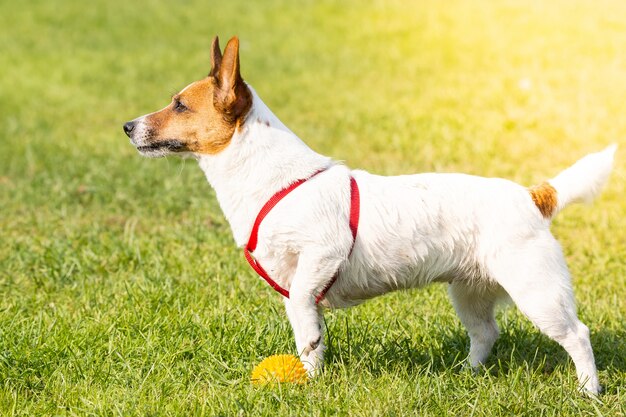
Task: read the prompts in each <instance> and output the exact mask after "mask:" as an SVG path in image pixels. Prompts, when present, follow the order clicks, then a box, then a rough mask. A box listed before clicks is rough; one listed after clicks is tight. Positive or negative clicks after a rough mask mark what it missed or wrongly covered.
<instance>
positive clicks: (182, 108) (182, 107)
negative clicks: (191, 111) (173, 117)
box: [174, 100, 187, 113]
mask: <svg viewBox="0 0 626 417" xmlns="http://www.w3.org/2000/svg"><path fill="white" fill-rule="evenodd" d="M174 110H175V111H177V112H178V113H182V112H184V111H185V110H187V107H185V105H184V104H183V103H181V102H180V100H176V101H175V102H174Z"/></svg>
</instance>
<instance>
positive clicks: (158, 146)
mask: <svg viewBox="0 0 626 417" xmlns="http://www.w3.org/2000/svg"><path fill="white" fill-rule="evenodd" d="M136 148H137V150H138V151H139V153H141V154H142V155H146V156H164V155H167V154H168V153H176V152H186V151H187V146H185V144H184V143H183V142H181V141H179V140H177V139H167V140H161V141H159V142H155V143H151V144H149V145H138V146H136Z"/></svg>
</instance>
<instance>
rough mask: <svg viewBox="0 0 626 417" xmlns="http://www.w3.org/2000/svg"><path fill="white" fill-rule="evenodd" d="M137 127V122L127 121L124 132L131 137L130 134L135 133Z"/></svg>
mask: <svg viewBox="0 0 626 417" xmlns="http://www.w3.org/2000/svg"><path fill="white" fill-rule="evenodd" d="M134 128H135V122H134V121H133V122H127V123H124V133H126V136H128V137H130V134H131V133H133V129H134Z"/></svg>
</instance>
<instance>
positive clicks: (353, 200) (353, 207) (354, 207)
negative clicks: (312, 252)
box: [243, 170, 361, 303]
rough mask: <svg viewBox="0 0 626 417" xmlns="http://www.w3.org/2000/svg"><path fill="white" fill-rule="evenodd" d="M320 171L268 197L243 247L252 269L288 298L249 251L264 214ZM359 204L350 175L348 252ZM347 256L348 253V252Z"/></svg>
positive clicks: (333, 279) (354, 233)
mask: <svg viewBox="0 0 626 417" xmlns="http://www.w3.org/2000/svg"><path fill="white" fill-rule="evenodd" d="M321 172H323V170H322V171H318V172H316V173H315V174H313V175H311V176H310V177H309V178H305V179H300V180H298V181H296V182H294V183H293V184H291V185H290V186H288V187H286V188H283V189H282V190H280V191H279V192H277V193H276V194H274V195H273V196H272V198H270V199H269V200H268V201H267V203H265V205H264V206H263V208H262V209H261V211H259V214H258V215H257V216H256V220H255V221H254V226H252V232H251V233H250V238H249V239H248V243H247V244H246V246H245V247H244V248H243V253H244V255H245V256H246V260H247V261H248V263H249V264H250V266H251V267H252V269H254V270H255V271H256V273H257V274H259V275H260V276H261V278H263V279H264V280H265V281H266V282H267V283H268V284H269V285H270V286H271V287H272V288H274V289H275V290H276V291H278V292H279V293H281V294H282V295H283V296H284V297H287V298H289V291H288V290H286V289H284V288H283V287H281V286H280V285H278V283H277V282H276V281H274V280H273V279H272V278H270V276H269V275H268V273H267V272H265V269H263V267H262V266H261V264H259V262H258V261H257V260H256V259H255V258H253V257H252V255H251V253H250V252H254V250H255V249H256V245H257V242H258V234H259V226H261V222H262V221H263V219H264V218H265V216H267V214H268V213H269V212H270V211H271V210H272V209H273V208H274V206H275V205H276V204H278V202H279V201H280V200H282V199H283V198H284V197H285V196H286V195H287V194H289V193H290V192H292V191H293V190H295V189H296V188H298V187H299V186H301V185H302V184H304V183H305V182H306V181H308V180H310V179H311V178H313V177H314V176H316V175H317V174H319V173H321ZM360 206H361V204H360V196H359V186H358V185H357V183H356V181H355V180H354V178H352V177H350V222H349V223H350V231H351V232H352V248H350V253H352V249H353V248H354V241H355V240H356V233H357V230H358V228H359V212H360ZM348 256H350V255H349V254H348ZM338 277H339V271H337V273H335V275H334V276H333V277H332V278H331V280H330V281H329V282H328V284H326V286H325V287H324V289H323V290H322V292H320V293H319V295H318V296H317V297H316V298H315V303H319V302H320V300H321V299H322V298H324V296H325V295H326V293H327V292H328V290H329V289H330V287H331V286H332V285H333V284H334V283H335V281H337V278H338Z"/></svg>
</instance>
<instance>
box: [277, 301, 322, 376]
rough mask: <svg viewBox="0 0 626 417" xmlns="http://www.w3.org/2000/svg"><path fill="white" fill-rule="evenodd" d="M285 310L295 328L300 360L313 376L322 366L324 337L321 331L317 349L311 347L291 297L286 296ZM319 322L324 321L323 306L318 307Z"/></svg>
mask: <svg viewBox="0 0 626 417" xmlns="http://www.w3.org/2000/svg"><path fill="white" fill-rule="evenodd" d="M284 301H285V310H286V311H287V317H288V318H289V322H290V323H291V328H292V329H293V335H294V339H295V341H296V349H297V351H298V355H299V356H300V360H301V361H302V363H303V364H304V367H305V368H306V370H307V372H308V374H309V376H313V375H314V374H315V372H316V370H318V369H319V368H321V366H322V362H323V357H324V349H325V348H324V343H323V337H322V336H321V332H320V339H319V342H318V343H317V346H316V347H315V349H311V345H310V342H309V343H308V344H307V341H308V339H310V338H307V336H306V334H303V333H304V332H303V331H302V329H301V326H300V322H299V321H298V319H297V316H296V313H295V311H294V307H293V302H292V301H291V300H290V299H289V298H285V299H284ZM317 311H318V316H319V323H322V319H323V316H322V311H321V308H319V307H317ZM313 337H315V336H313Z"/></svg>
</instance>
